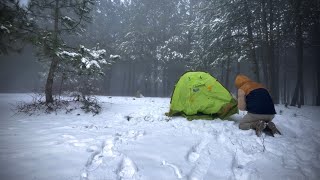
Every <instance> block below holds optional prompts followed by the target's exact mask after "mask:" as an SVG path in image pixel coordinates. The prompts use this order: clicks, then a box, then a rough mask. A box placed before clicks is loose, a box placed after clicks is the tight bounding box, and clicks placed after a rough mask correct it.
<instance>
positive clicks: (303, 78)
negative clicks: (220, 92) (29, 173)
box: [1, 0, 320, 106]
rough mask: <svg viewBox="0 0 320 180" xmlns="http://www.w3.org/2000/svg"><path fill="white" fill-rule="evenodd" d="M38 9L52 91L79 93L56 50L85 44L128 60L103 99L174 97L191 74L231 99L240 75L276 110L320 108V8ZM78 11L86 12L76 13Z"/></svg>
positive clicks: (236, 1) (166, 1)
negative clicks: (204, 77) (205, 76)
mask: <svg viewBox="0 0 320 180" xmlns="http://www.w3.org/2000/svg"><path fill="white" fill-rule="evenodd" d="M8 2H9V1H8ZM11 2H13V1H11ZM73 2H87V3H88V4H87V5H88V7H87V6H86V8H87V9H86V8H82V7H80V8H79V7H78V6H77V4H74V3H73ZM4 4H5V3H4ZM30 5H33V6H32V8H26V9H29V10H30V12H33V14H31V15H32V20H33V21H32V23H31V24H32V25H33V24H34V26H36V27H39V24H40V25H42V27H43V28H42V31H32V32H38V33H39V32H42V34H41V35H40V36H37V38H33V39H32V41H33V44H37V43H35V42H39V41H40V40H39V39H43V37H48V36H49V34H50V37H51V40H52V41H51V44H49V45H48V44H46V43H42V44H37V46H35V47H37V48H34V49H35V50H37V52H42V56H40V57H41V58H42V59H43V58H44V57H45V58H47V59H49V61H48V62H49V63H47V64H48V65H47V66H46V67H47V69H48V68H49V67H50V66H49V65H50V63H51V67H52V63H53V62H54V63H57V64H56V66H57V67H58V68H57V70H56V71H54V72H56V73H55V74H52V73H51V75H52V77H51V79H49V80H48V77H49V76H50V71H48V72H49V73H48V72H47V73H45V78H44V79H43V81H44V82H43V84H46V91H48V81H52V84H51V85H52V89H53V92H52V93H53V94H54V93H58V91H61V89H62V90H63V91H65V90H72V86H71V87H70V83H69V82H68V81H66V80H65V79H72V77H71V76H73V74H72V73H66V72H65V71H66V69H68V68H63V67H65V66H66V65H65V64H64V63H59V56H56V55H55V54H56V51H57V50H58V49H62V48H64V49H66V46H68V47H69V48H67V49H68V51H71V50H72V49H73V50H74V48H72V47H78V46H79V45H80V44H82V45H85V46H87V47H95V48H97V47H98V48H101V49H105V50H106V55H107V57H109V56H110V55H111V57H113V55H120V57H121V58H120V59H119V58H117V59H115V60H114V62H112V63H110V64H112V66H108V67H107V68H105V69H104V73H105V76H104V77H103V79H102V80H98V81H95V83H94V84H95V86H98V87H100V89H99V90H97V89H95V93H99V94H106V95H130V96H132V95H135V94H136V93H137V92H140V93H142V94H143V95H144V96H166V97H168V96H170V95H171V93H172V90H173V88H174V84H175V82H176V81H177V80H178V78H179V76H180V75H181V74H182V73H184V72H185V71H188V70H200V71H207V72H209V73H211V74H212V75H213V76H215V77H216V78H217V79H218V80H219V81H220V82H221V83H222V84H223V85H224V86H225V87H226V88H227V89H229V90H230V91H231V92H234V90H235V87H234V85H233V82H234V78H235V76H236V74H238V73H243V74H246V75H248V76H250V77H251V78H252V79H254V80H256V81H258V82H262V83H264V84H265V85H266V86H267V88H268V89H269V91H270V92H271V94H272V96H273V98H274V101H275V103H283V104H289V105H298V106H301V105H304V104H309V105H320V68H319V67H320V64H319V59H320V13H319V12H320V1H319V0H291V1H280V0H250V1H249V0H96V1H93V0H87V1H72V0H70V1H59V0H54V1H52V0H51V1H45V0H30V1H29V6H30ZM73 5H75V6H76V7H77V8H78V9H74V11H73V13H72V12H71V10H70V7H71V6H73ZM2 6H3V4H2ZM41 8H45V11H41ZM3 9H4V8H2V9H1V11H2V12H4V10H3ZM7 14H8V13H7ZM41 14H42V15H41ZM44 14H49V15H51V20H50V21H48V19H47V18H44V17H43V16H46V15H44ZM40 15H41V16H40ZM63 15H64V16H63ZM65 15H69V16H70V17H72V19H77V20H78V21H70V19H68V18H62V17H66V16H65ZM12 16H14V15H12ZM1 17H3V16H1ZM10 17H11V16H10ZM27 17H30V14H29V15H27ZM12 18H13V19H14V17H11V19H12ZM44 19H46V20H44ZM49 19H50V18H49ZM1 23H2V25H3V24H4V23H3V18H2V19H1ZM65 28H67V29H65ZM30 29H33V28H32V27H30ZM5 31H6V30H5V29H4V28H1V41H2V42H1V49H5V48H3V47H5V46H8V45H10V44H9V43H4V42H5V40H6V39H5V38H4V33H5ZM64 31H66V32H64ZM44 32H46V33H44ZM52 34H53V35H54V36H52ZM28 35H29V36H31V35H30V34H28ZM54 38H55V39H54ZM29 41H30V40H29ZM29 41H28V42H29ZM62 42H63V43H62ZM97 43H99V45H97ZM44 46H45V47H47V48H43V47H44ZM39 47H40V48H39ZM48 47H49V49H50V50H49V52H50V53H49V54H48ZM5 50H6V51H7V50H8V49H5ZM6 51H1V52H2V54H3V53H5V52H6ZM45 53H47V54H45ZM38 54H39V53H38ZM43 54H45V55H43ZM38 57H39V56H38ZM41 58H40V59H41ZM54 63H53V65H54ZM59 67H60V68H59ZM49 69H50V68H49ZM77 72H78V71H77ZM48 74H49V75H48ZM89 74H90V73H89ZM53 79H54V81H53ZM93 80H96V79H93ZM45 81H46V82H45ZM87 84H88V82H87ZM90 86H92V84H90ZM49 99H50V98H49Z"/></svg>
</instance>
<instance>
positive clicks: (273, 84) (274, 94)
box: [269, 0, 279, 104]
mask: <svg viewBox="0 0 320 180" xmlns="http://www.w3.org/2000/svg"><path fill="white" fill-rule="evenodd" d="M269 11H270V17H269V33H270V36H269V38H270V41H269V43H270V44H269V64H270V74H271V76H270V77H271V79H270V81H271V88H270V91H271V96H272V98H273V101H274V103H275V104H279V92H278V91H279V89H278V86H277V80H278V79H279V77H278V75H277V71H276V68H277V67H276V63H275V49H274V47H275V42H274V31H273V24H274V18H273V0H269Z"/></svg>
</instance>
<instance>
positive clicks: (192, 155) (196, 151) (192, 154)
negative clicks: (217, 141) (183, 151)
mask: <svg viewBox="0 0 320 180" xmlns="http://www.w3.org/2000/svg"><path fill="white" fill-rule="evenodd" d="M209 141H210V140H209V138H208V137H205V138H204V139H203V140H202V141H200V142H199V143H198V144H197V145H195V146H193V147H192V148H191V149H190V151H189V153H188V155H187V158H188V161H189V162H192V163H194V162H196V161H197V160H198V159H199V157H200V154H201V151H203V149H205V148H207V146H208V144H209Z"/></svg>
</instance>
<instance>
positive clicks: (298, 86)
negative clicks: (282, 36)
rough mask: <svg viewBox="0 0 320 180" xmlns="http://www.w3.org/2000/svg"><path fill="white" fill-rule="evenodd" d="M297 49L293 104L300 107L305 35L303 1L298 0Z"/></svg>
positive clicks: (302, 92)
mask: <svg viewBox="0 0 320 180" xmlns="http://www.w3.org/2000/svg"><path fill="white" fill-rule="evenodd" d="M296 3H297V4H296V7H295V8H296V9H295V15H296V50H297V65H298V67H297V68H298V71H297V72H298V73H297V84H296V88H295V93H294V95H293V98H292V101H291V104H290V105H291V106H295V105H296V104H298V107H299V108H300V107H301V105H303V104H304V91H303V72H302V70H303V37H302V17H301V15H300V6H301V1H299V0H297V1H296Z"/></svg>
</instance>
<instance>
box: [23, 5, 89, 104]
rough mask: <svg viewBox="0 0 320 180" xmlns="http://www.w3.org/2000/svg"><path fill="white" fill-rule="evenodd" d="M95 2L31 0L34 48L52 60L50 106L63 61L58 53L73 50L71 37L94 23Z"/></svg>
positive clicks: (47, 87)
mask: <svg viewBox="0 0 320 180" xmlns="http://www.w3.org/2000/svg"><path fill="white" fill-rule="evenodd" d="M93 5H94V1H93V0H64V1H61V0H53V1H52V0H31V1H30V2H29V5H28V12H29V16H30V17H31V18H32V19H33V20H34V22H35V23H36V25H37V28H36V29H35V35H34V36H33V44H34V45H35V46H36V47H37V48H38V52H39V57H40V58H42V59H45V60H49V62H50V66H49V72H48V76H47V81H46V85H45V96H46V103H52V102H53V101H54V99H53V90H52V88H53V82H54V78H55V74H56V70H57V68H58V65H59V63H60V60H61V58H60V57H59V56H58V52H61V51H63V50H64V49H68V48H70V46H68V45H67V42H66V40H67V39H68V35H69V36H70V35H74V34H77V33H81V32H83V31H84V29H83V27H84V24H85V23H86V22H89V21H90V12H91V8H92V6H93Z"/></svg>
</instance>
